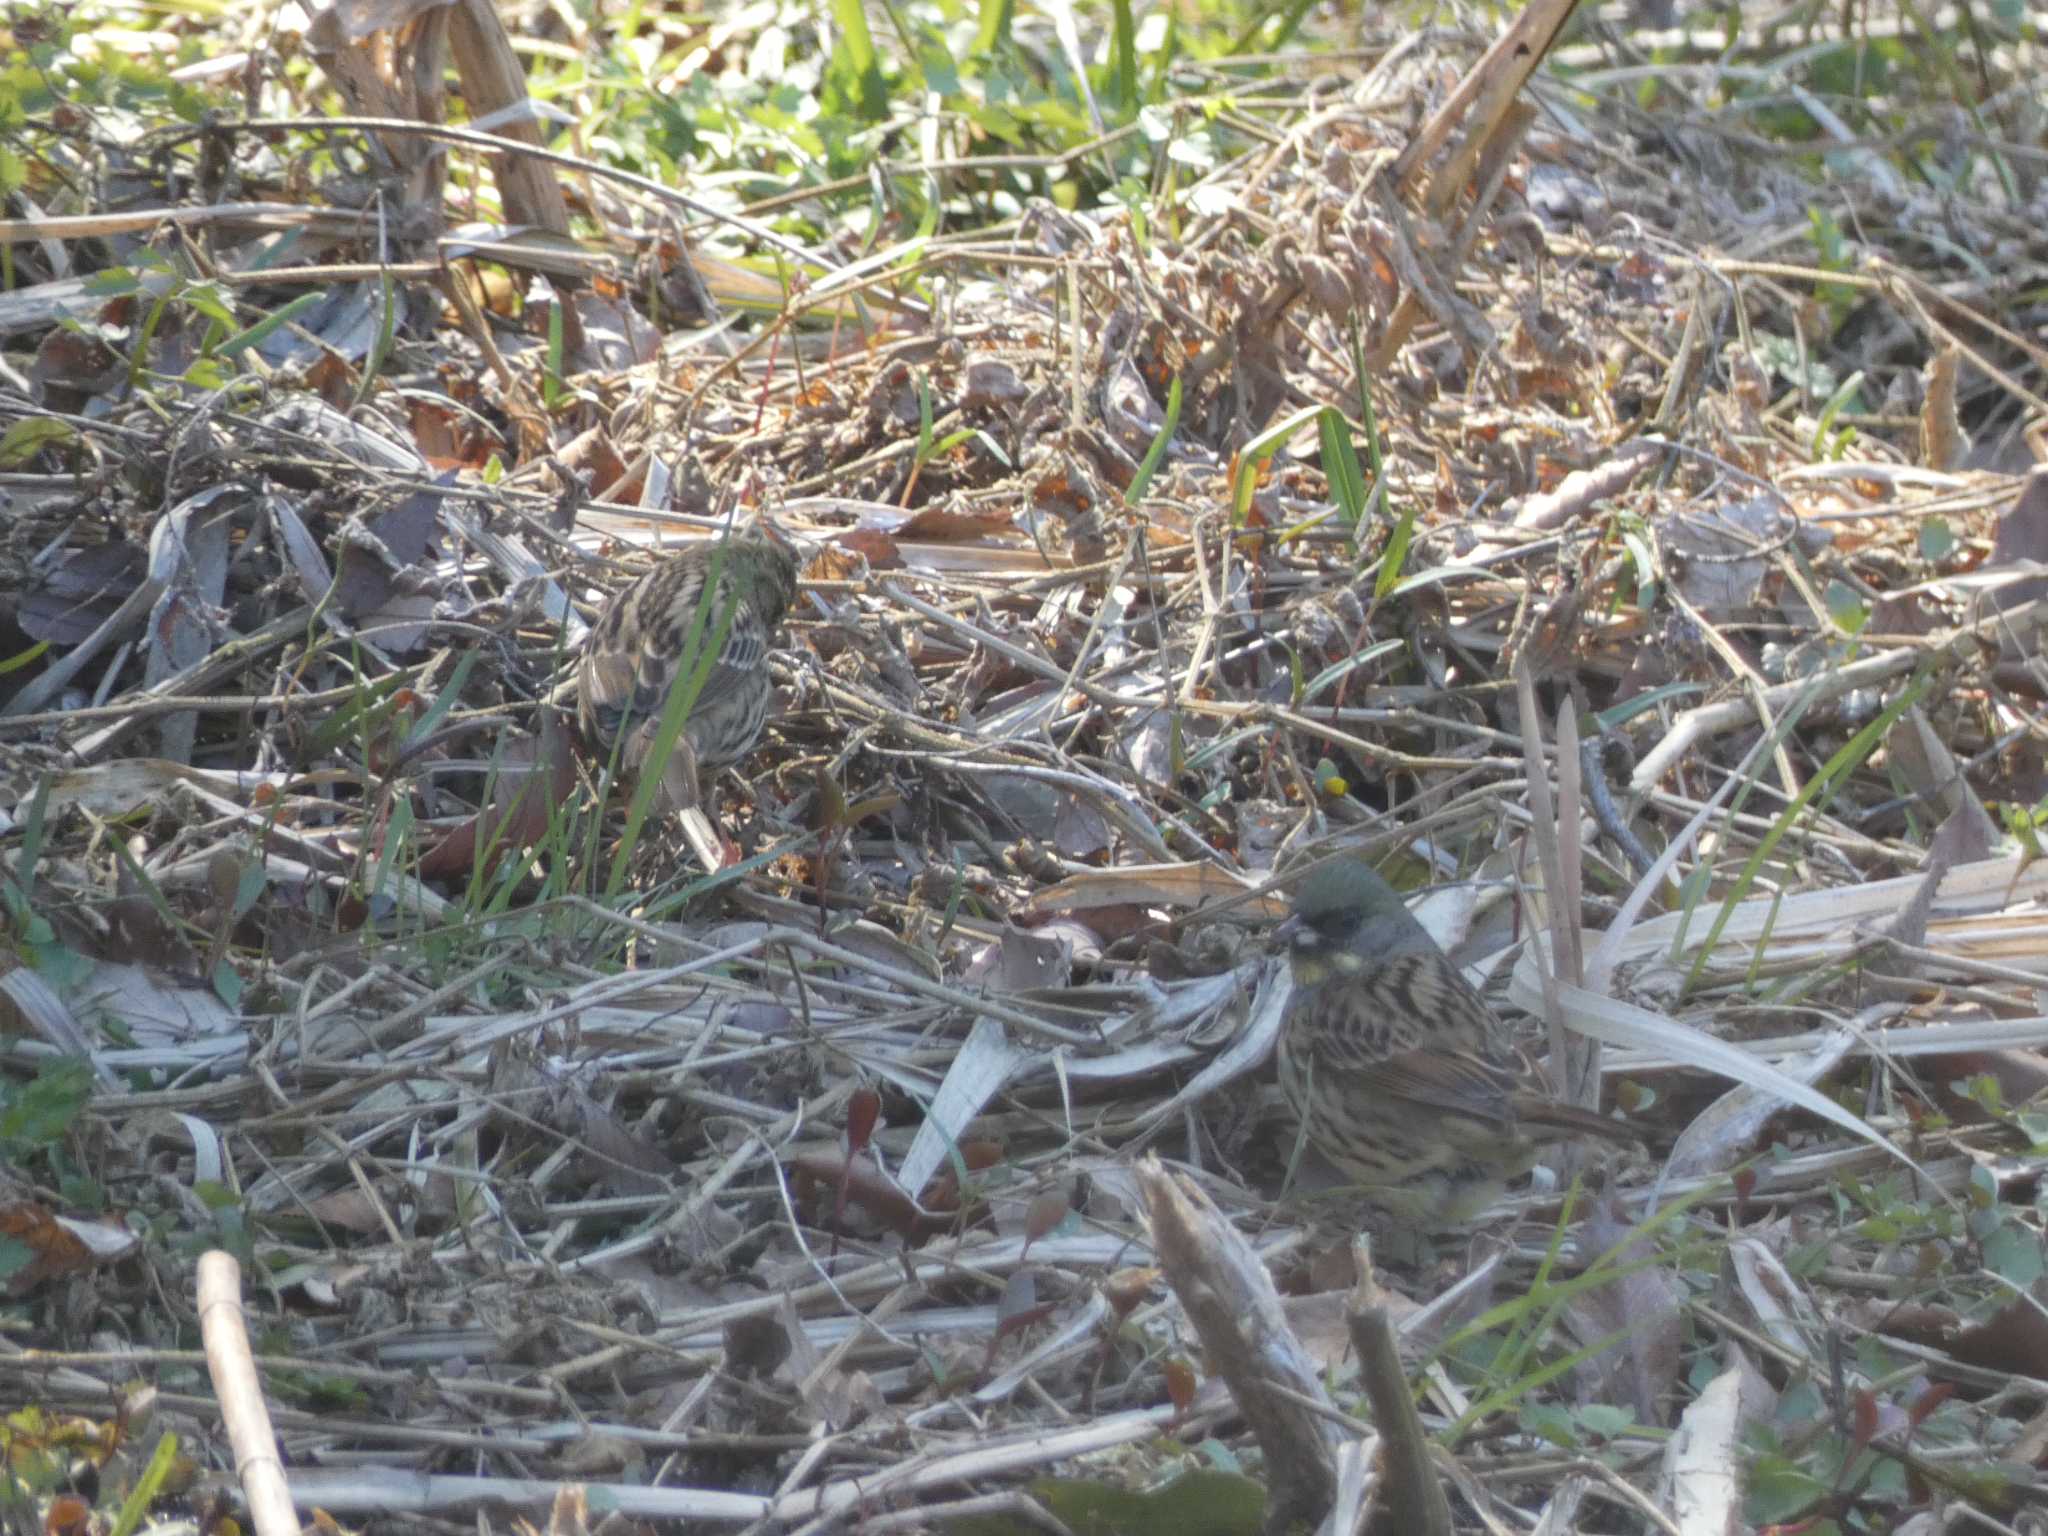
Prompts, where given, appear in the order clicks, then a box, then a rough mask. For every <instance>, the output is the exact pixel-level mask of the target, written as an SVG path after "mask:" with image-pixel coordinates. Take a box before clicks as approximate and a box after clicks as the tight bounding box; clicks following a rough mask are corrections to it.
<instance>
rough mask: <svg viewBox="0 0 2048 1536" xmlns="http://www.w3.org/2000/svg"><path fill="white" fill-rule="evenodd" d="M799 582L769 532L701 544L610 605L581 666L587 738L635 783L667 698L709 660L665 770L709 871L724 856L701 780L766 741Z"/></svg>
mask: <svg viewBox="0 0 2048 1536" xmlns="http://www.w3.org/2000/svg"><path fill="white" fill-rule="evenodd" d="M796 575H797V562H796V557H795V555H794V554H793V553H792V552H791V550H790V549H789V547H788V546H787V545H785V544H783V543H781V542H779V541H778V540H777V539H775V538H773V537H771V536H769V535H767V534H765V533H759V532H749V533H739V534H731V535H728V536H727V537H725V538H722V539H716V540H708V541H706V542H704V543H700V544H693V545H691V546H690V547H689V548H688V549H685V550H683V551H681V552H680V553H678V554H674V555H670V556H669V557H668V558H666V559H665V560H662V561H661V562H660V563H659V564H657V565H655V566H654V567H653V568H652V569H650V570H648V571H646V572H644V573H643V574H642V575H641V576H640V577H639V578H638V579H636V580H635V581H633V582H632V583H630V584H629V585H627V586H626V587H624V588H622V589H621V590H620V591H618V592H617V593H615V594H614V595H613V596H612V597H611V599H610V600H609V601H608V602H607V603H606V604H605V606H604V610H603V611H602V612H601V613H600V614H599V615H598V619H597V623H596V624H595V625H593V626H592V628H591V631H590V638H589V640H588V641H587V642H586V644H585V647H584V651H583V657H582V660H581V661H580V663H579V664H578V666H577V669H576V718H577V724H578V726H579V727H580V728H581V730H582V733H583V737H584V740H585V741H586V742H587V743H589V744H590V745H591V747H592V748H593V749H594V750H596V751H599V752H602V753H604V754H607V755H610V754H611V753H612V752H613V751H614V750H615V749H616V752H617V758H618V764H619V768H620V770H621V771H622V772H624V773H629V774H630V773H637V772H638V771H639V770H640V769H641V768H642V767H643V766H644V765H645V764H646V761H647V757H648V753H649V751H650V749H651V748H652V747H653V745H654V739H655V737H656V736H657V735H658V734H659V732H660V729H661V717H662V712H663V710H664V709H665V708H666V707H667V704H668V698H669V692H670V689H671V688H672V687H674V686H676V685H677V682H678V680H679V679H687V678H688V677H690V676H691V675H693V674H694V673H695V672H696V671H697V670H699V669H700V668H702V667H703V666H704V657H705V656H706V655H707V654H708V655H709V656H710V657H711V661H710V665H709V669H708V670H706V671H705V672H704V679H703V683H702V684H701V686H699V688H698V690H697V696H696V698H695V699H694V700H692V701H691V704H690V709H689V714H688V715H687V716H686V717H685V718H684V721H683V729H682V733H681V734H680V735H679V736H678V737H677V738H676V745H675V750H674V751H673V752H672V753H670V755H669V759H668V762H667V764H666V765H665V766H664V768H663V772H662V783H663V788H664V790H665V791H666V793H667V795H668V798H669V804H670V808H671V809H673V810H676V811H678V812H680V813H682V821H683V832H684V835H685V836H686V838H687V839H688V840H689V842H690V845H691V848H692V851H694V852H695V853H696V855H697V857H698V858H699V859H700V860H702V861H703V862H704V864H705V866H706V867H707V868H710V869H716V868H718V867H719V866H720V865H721V864H722V862H723V854H722V851H721V848H720V845H719V843H718V842H717V841H716V840H714V838H713V835H712V831H711V823H710V821H709V819H708V818H707V817H706V816H705V815H704V812H703V810H702V809H701V806H702V800H703V786H702V784H701V782H700V779H699V775H700V774H701V773H702V772H704V771H707V770H711V771H715V770H717V769H719V768H722V767H725V766H727V765H728V764H731V763H735V762H737V761H739V759H741V758H742V757H744V756H746V754H747V753H748V752H749V751H750V750H751V749H752V747H753V745H754V743H755V742H756V741H758V740H759V739H760V736H761V730H762V727H763V726H764V725H765V724H766V723H767V719H768V706H769V702H770V700H771V699H772V697H773V695H774V685H773V684H772V683H771V682H770V681H769V677H768V668H767V658H768V648H769V647H770V646H771V645H772V644H774V641H775V637H776V633H777V631H778V630H779V628H780V627H781V624H782V620H783V616H784V615H785V614H787V613H788V611H789V608H790V605H791V604H792V603H794V602H795V601H796ZM707 591H708V592H709V594H710V601H708V602H707V601H706V595H707ZM700 609H701V610H702V611H703V618H702V620H701V622H700V620H699V618H698V613H699V611H700ZM707 648H709V649H707ZM682 686H684V687H688V686H689V684H688V683H687V682H686V681H685V682H683V683H682Z"/></svg>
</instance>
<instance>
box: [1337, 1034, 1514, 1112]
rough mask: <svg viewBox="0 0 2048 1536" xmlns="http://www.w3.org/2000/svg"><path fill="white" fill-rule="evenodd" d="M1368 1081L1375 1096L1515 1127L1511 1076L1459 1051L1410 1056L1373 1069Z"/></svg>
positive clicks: (1398, 1058) (1422, 1052) (1381, 1064)
mask: <svg viewBox="0 0 2048 1536" xmlns="http://www.w3.org/2000/svg"><path fill="white" fill-rule="evenodd" d="M1372 1081H1373V1091H1374V1092H1375V1093H1376V1094H1381V1095H1385V1096H1386V1097H1389V1098H1399V1099H1406V1100H1407V1101H1408V1102H1410V1103H1411V1104H1417V1105H1421V1106H1422V1107H1424V1108H1426V1109H1433V1110H1439V1111H1441V1112H1443V1113H1444V1114H1445V1115H1447V1116H1455V1117H1460V1118H1463V1119H1469V1120H1483V1121H1486V1122H1487V1123H1488V1124H1489V1125H1492V1126H1498V1127H1501V1128H1503V1129H1505V1128H1506V1127H1507V1126H1509V1125H1512V1124H1513V1123H1514V1118H1515V1112H1514V1090H1515V1078H1514V1075H1513V1074H1512V1073H1510V1072H1507V1071H1504V1070H1502V1069H1501V1068H1500V1067H1497V1066H1494V1065H1492V1064H1491V1063H1489V1062H1486V1061H1482V1060H1480V1059H1479V1058H1478V1057H1477V1056H1469V1055H1466V1054H1465V1053H1464V1052H1462V1051H1448V1052H1447V1051H1439V1050H1421V1051H1408V1052H1406V1053H1404V1054H1402V1055H1400V1056H1394V1057H1390V1058H1389V1059H1388V1060H1386V1061H1383V1062H1381V1063H1380V1064H1379V1065H1378V1066H1376V1067H1374V1068H1373V1072H1372ZM1446 1129H1447V1130H1448V1129H1449V1127H1448V1125H1447V1126H1446Z"/></svg>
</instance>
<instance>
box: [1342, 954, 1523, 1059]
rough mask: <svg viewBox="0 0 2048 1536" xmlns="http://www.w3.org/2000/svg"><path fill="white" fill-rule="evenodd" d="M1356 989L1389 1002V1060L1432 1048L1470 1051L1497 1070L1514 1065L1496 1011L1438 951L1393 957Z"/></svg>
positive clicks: (1380, 964) (1378, 967) (1386, 958)
mask: <svg viewBox="0 0 2048 1536" xmlns="http://www.w3.org/2000/svg"><path fill="white" fill-rule="evenodd" d="M1356 985H1357V987H1358V989H1359V991H1360V992H1361V993H1362V994H1368V995H1371V996H1373V997H1375V998H1382V997H1383V998H1384V999H1385V1007H1384V1011H1385V1012H1386V1013H1387V1014H1388V1015H1389V1020H1388V1023H1389V1030H1390V1033H1391V1036H1392V1038H1391V1039H1390V1041H1389V1048H1388V1054H1389V1055H1393V1054H1395V1053H1397V1052H1399V1051H1410V1050H1421V1049H1423V1048H1424V1047H1430V1048H1433V1049H1437V1050H1442V1051H1451V1052H1457V1051H1469V1052H1470V1053H1472V1054H1473V1055H1475V1056H1477V1057H1479V1058H1480V1059H1481V1060H1483V1061H1485V1062H1487V1063H1489V1064H1491V1065H1495V1066H1502V1067H1505V1066H1509V1065H1510V1064H1511V1063H1512V1062H1513V1059H1514V1058H1513V1054H1512V1052H1511V1051H1510V1049H1509V1047H1508V1044H1507V1041H1506V1035H1505V1031H1504V1030H1503V1029H1502V1028H1501V1024H1500V1021H1499V1020H1498V1019H1496V1018H1495V1017H1494V1016H1493V1010H1492V1009H1490V1008H1488V1007H1487V1006H1486V1000H1485V999H1484V998H1482V997H1481V996H1480V995H1479V994H1478V992H1476V991H1475V990H1473V987H1472V983H1470V982H1469V981H1467V980H1466V979H1465V975H1464V972H1462V971H1460V970H1459V969H1458V968H1457V966H1455V965H1454V964H1452V963H1451V961H1450V959H1449V957H1448V956H1446V955H1445V954H1444V953H1443V951H1441V950H1439V949H1436V948H1434V947H1432V948H1430V949H1427V950H1416V951H1413V952H1411V953H1408V954H1397V955H1388V956H1386V957H1385V958H1384V959H1383V960H1381V961H1380V963H1379V964H1378V965H1377V966H1375V967H1374V968H1373V969H1372V970H1371V971H1369V972H1367V973H1366V975H1365V976H1363V977H1361V978H1359V980H1358V982H1357V983H1356Z"/></svg>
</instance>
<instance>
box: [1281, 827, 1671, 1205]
mask: <svg viewBox="0 0 2048 1536" xmlns="http://www.w3.org/2000/svg"><path fill="white" fill-rule="evenodd" d="M1275 937H1276V938H1277V939H1278V940H1279V941H1280V942H1281V943H1282V944H1284V945H1285V946H1286V949H1287V954H1288V968H1289V971H1290V972H1291V974H1292V977H1293V981H1294V990H1293V993H1292V995H1291V996H1290V998H1289V1000H1288V1002H1287V1006H1286V1009H1285V1012H1284V1014H1283V1017H1282V1020H1281V1026H1280V1041H1279V1065H1280V1086H1281V1089H1282V1091H1283V1093H1284V1094H1285V1096H1286V1099H1287V1104H1288V1107H1289V1109H1290V1110H1291V1112H1292V1114H1293V1116H1294V1118H1295V1120H1296V1122H1297V1125H1298V1128H1299V1131H1300V1133H1301V1137H1302V1139H1304V1140H1306V1141H1307V1142H1308V1143H1309V1144H1310V1145H1312V1146H1313V1147H1315V1148H1316V1150H1317V1151H1319V1152H1320V1153H1322V1155H1323V1157H1324V1158H1325V1159H1326V1160H1327V1161H1328V1162H1329V1163H1330V1164H1331V1165H1332V1167H1333V1168H1334V1169H1335V1170H1336V1171H1337V1172H1338V1173H1340V1174H1341V1175H1343V1176H1344V1177H1345V1178H1346V1179H1347V1180H1348V1181H1352V1182H1354V1183H1355V1184H1356V1185H1357V1186H1358V1187H1359V1189H1360V1192H1361V1193H1362V1194H1363V1196H1364V1197H1365V1199H1366V1200H1367V1201H1369V1202H1370V1203H1372V1204H1374V1205H1377V1206H1379V1207H1380V1208H1381V1209H1383V1210H1385V1211H1387V1212H1388V1213H1390V1214H1392V1215H1394V1216H1396V1217H1397V1218H1402V1219H1405V1220H1407V1221H1409V1222H1411V1223H1414V1224H1417V1225H1419V1226H1421V1227H1423V1228H1425V1229H1428V1230H1441V1229H1444V1228H1449V1227H1456V1226H1458V1225H1461V1224H1462V1223H1464V1222H1467V1221H1469V1220H1471V1218H1472V1217H1474V1216H1476V1215H1478V1214H1479V1213H1480V1212H1481V1211H1483V1210H1485V1209H1486V1208H1487V1207H1488V1206H1490V1205H1492V1204H1493V1203H1494V1202H1495V1201H1497V1200H1498V1199H1499V1198H1500V1197H1501V1195H1503V1194H1504V1193H1505V1192H1506V1189H1507V1182H1508V1180H1510V1179H1512V1178H1515V1177H1518V1176H1519V1175H1521V1174H1523V1173H1526V1172H1527V1171H1528V1170H1529V1168H1530V1167H1531V1166H1532V1165H1533V1164H1534V1163H1535V1161H1536V1156H1537V1153H1538V1150H1539V1148H1540V1144H1541V1143H1543V1142H1545V1141H1555V1140H1559V1139H1562V1138H1565V1137H1570V1136H1580V1135H1584V1136H1598V1137H1603V1138H1611V1139H1614V1140H1617V1141H1624V1142H1627V1141H1633V1140H1635V1137H1634V1134H1633V1133H1632V1132H1631V1131H1630V1130H1629V1129H1628V1127H1627V1126H1626V1125H1625V1124H1624V1123H1622V1122H1620V1121H1616V1120H1610V1119H1608V1118H1607V1117H1606V1116H1604V1115H1598V1114H1594V1113H1592V1112H1591V1111H1589V1110H1584V1109H1579V1108H1576V1107H1574V1106H1572V1105H1569V1104H1565V1103H1563V1102H1561V1101H1559V1100H1558V1099H1556V1098H1555V1097H1553V1096H1552V1095H1551V1094H1550V1093H1549V1092H1547V1091H1546V1090H1545V1089H1544V1088H1543V1087H1542V1086H1541V1085H1540V1084H1539V1083H1538V1082H1537V1081H1536V1080H1535V1079H1534V1076H1533V1074H1532V1073H1531V1072H1530V1071H1529V1070H1528V1067H1527V1065H1526V1063H1525V1062H1524V1061H1523V1060H1522V1058H1521V1055H1520V1053H1519V1052H1518V1051H1517V1050H1516V1049H1515V1048H1514V1046H1513V1044H1512V1043H1511V1041H1510V1040H1509V1037H1508V1032H1507V1029H1506V1026H1505V1025H1503V1024H1502V1023H1501V1021H1500V1020H1499V1019H1498V1018H1496V1017H1495V1016H1494V1014H1493V1011H1492V1010H1491V1009H1489V1008H1488V1007H1487V1005H1486V1003H1485V1001H1484V1000H1483V999H1482V998H1481V997H1480V995H1479V993H1478V992H1477V991H1475V990H1474V989H1473V987H1472V984H1471V983H1470V982H1468V981H1467V980H1466V979H1465V977H1464V974H1463V973H1462V972H1461V971H1460V970H1459V969H1458V967H1457V966H1456V965H1454V964H1453V963H1452V962H1451V959H1450V957H1449V956H1448V955H1446V954H1445V953H1444V952H1443V951H1442V950H1441V949H1439V948H1438V947H1437V945H1436V941H1435V940H1434V939H1432V938H1431V937H1430V936H1429V931H1428V930H1427V929H1426V928H1424V927H1423V926H1422V924H1421V923H1420V922H1418V921H1417V920H1416V918H1415V915H1414V914H1413V913H1412V912H1410V911H1409V910H1408V907H1407V904H1406V903H1405V902H1404V901H1402V899H1401V896H1400V894H1399V893H1398V892H1397V891H1395V889H1394V888H1393V887H1392V886H1390V885H1388V884H1387V882H1386V881H1385V880H1383V879H1382V878H1381V877H1380V875H1379V873H1378V871H1376V870H1375V869H1374V868H1373V867H1372V866H1371V865H1370V864H1368V863H1366V862H1365V861H1364V860H1363V859H1362V858H1357V857H1354V856H1346V857H1340V858H1337V859H1334V860H1331V861H1328V862H1326V863H1323V864H1321V865H1319V866H1318V867H1316V868H1315V869H1313V870H1311V871H1310V872H1309V873H1308V874H1307V875H1306V876H1305V877H1304V878H1303V879H1302V881H1301V883H1300V885H1299V886H1298V887H1297V888H1296V891H1295V894H1294V901H1293V913H1292V915H1291V916H1289V917H1288V918H1287V919H1286V920H1285V921H1284V922H1282V923H1281V924H1280V925H1279V927H1278V928H1277V929H1276V930H1275Z"/></svg>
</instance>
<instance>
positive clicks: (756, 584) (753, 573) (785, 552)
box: [726, 519, 802, 625]
mask: <svg viewBox="0 0 2048 1536" xmlns="http://www.w3.org/2000/svg"><path fill="white" fill-rule="evenodd" d="M726 558H727V559H728V560H729V561H731V562H733V566H732V570H733V580H734V581H735V582H737V583H738V584H739V585H740V587H741V588H742V590H744V591H747V592H749V593H751V594H752V597H753V601H754V603H755V605H756V606H757V607H758V608H759V609H760V610H761V612H762V613H763V614H764V616H765V617H767V618H768V620H769V621H770V623H771V625H772V624H774V623H776V622H779V621H780V620H781V618H782V616H783V615H784V614H785V613H787V612H789V609H790V605H791V604H792V603H794V602H795V601H796V573H797V569H798V567H799V565H800V564H801V563H802V551H801V550H799V549H798V548H797V546H796V544H795V543H794V542H793V541H792V540H791V539H790V538H789V536H788V535H787V534H785V533H783V532H782V530H781V529H779V528H776V527H774V525H773V524H771V523H769V522H767V521H766V520H765V519H764V520H763V521H762V523H761V524H760V526H759V527H758V528H757V529H755V530H754V531H753V532H751V533H748V534H745V535H743V536H742V537H740V538H737V539H734V540H733V541H732V543H731V544H730V545H729V546H727V551H726Z"/></svg>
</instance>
